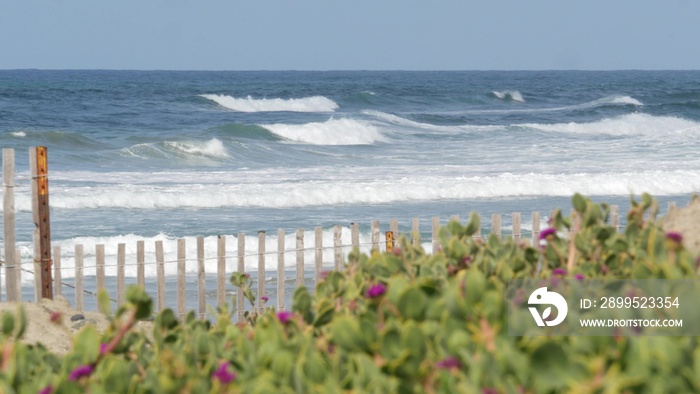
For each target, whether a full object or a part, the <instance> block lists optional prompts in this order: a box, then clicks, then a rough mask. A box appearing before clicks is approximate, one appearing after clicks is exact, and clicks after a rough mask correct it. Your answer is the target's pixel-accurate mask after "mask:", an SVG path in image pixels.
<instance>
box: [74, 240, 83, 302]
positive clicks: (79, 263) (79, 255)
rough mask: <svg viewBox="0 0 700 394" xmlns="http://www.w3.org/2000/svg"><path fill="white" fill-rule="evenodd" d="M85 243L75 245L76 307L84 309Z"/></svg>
mask: <svg viewBox="0 0 700 394" xmlns="http://www.w3.org/2000/svg"><path fill="white" fill-rule="evenodd" d="M83 290H84V285H83V245H81V244H77V245H75V309H77V310H79V311H83V309H84V306H85V305H84V302H83V295H84V294H83Z"/></svg>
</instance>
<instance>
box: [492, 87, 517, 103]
mask: <svg viewBox="0 0 700 394" xmlns="http://www.w3.org/2000/svg"><path fill="white" fill-rule="evenodd" d="M491 93H493V95H494V96H496V97H497V98H499V99H501V100H512V101H517V102H519V103H524V102H525V99H524V98H523V95H522V94H520V92H518V91H517V90H504V91H502V92H499V91H493V92H491Z"/></svg>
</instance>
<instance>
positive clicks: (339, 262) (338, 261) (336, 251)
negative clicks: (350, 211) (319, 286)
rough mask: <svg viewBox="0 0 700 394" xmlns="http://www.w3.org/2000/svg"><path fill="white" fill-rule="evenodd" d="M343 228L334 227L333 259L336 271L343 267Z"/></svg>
mask: <svg viewBox="0 0 700 394" xmlns="http://www.w3.org/2000/svg"><path fill="white" fill-rule="evenodd" d="M342 231H343V228H342V227H340V226H334V227H333V261H334V263H335V269H336V271H340V269H341V268H342V267H343V241H342V239H341V235H342Z"/></svg>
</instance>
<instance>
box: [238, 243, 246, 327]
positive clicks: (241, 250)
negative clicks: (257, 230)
mask: <svg viewBox="0 0 700 394" xmlns="http://www.w3.org/2000/svg"><path fill="white" fill-rule="evenodd" d="M237 253H238V262H237V266H236V270H237V272H238V273H239V274H242V273H245V234H243V233H238V252H237ZM243 301H244V296H243V292H242V291H241V288H240V287H239V288H237V289H236V310H237V311H238V321H239V322H241V321H243V312H245V304H244V303H243Z"/></svg>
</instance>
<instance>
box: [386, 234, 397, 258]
mask: <svg viewBox="0 0 700 394" xmlns="http://www.w3.org/2000/svg"><path fill="white" fill-rule="evenodd" d="M385 240H386V251H387V252H389V253H393V252H394V247H395V246H394V232H393V231H387V232H386V235H385Z"/></svg>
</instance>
